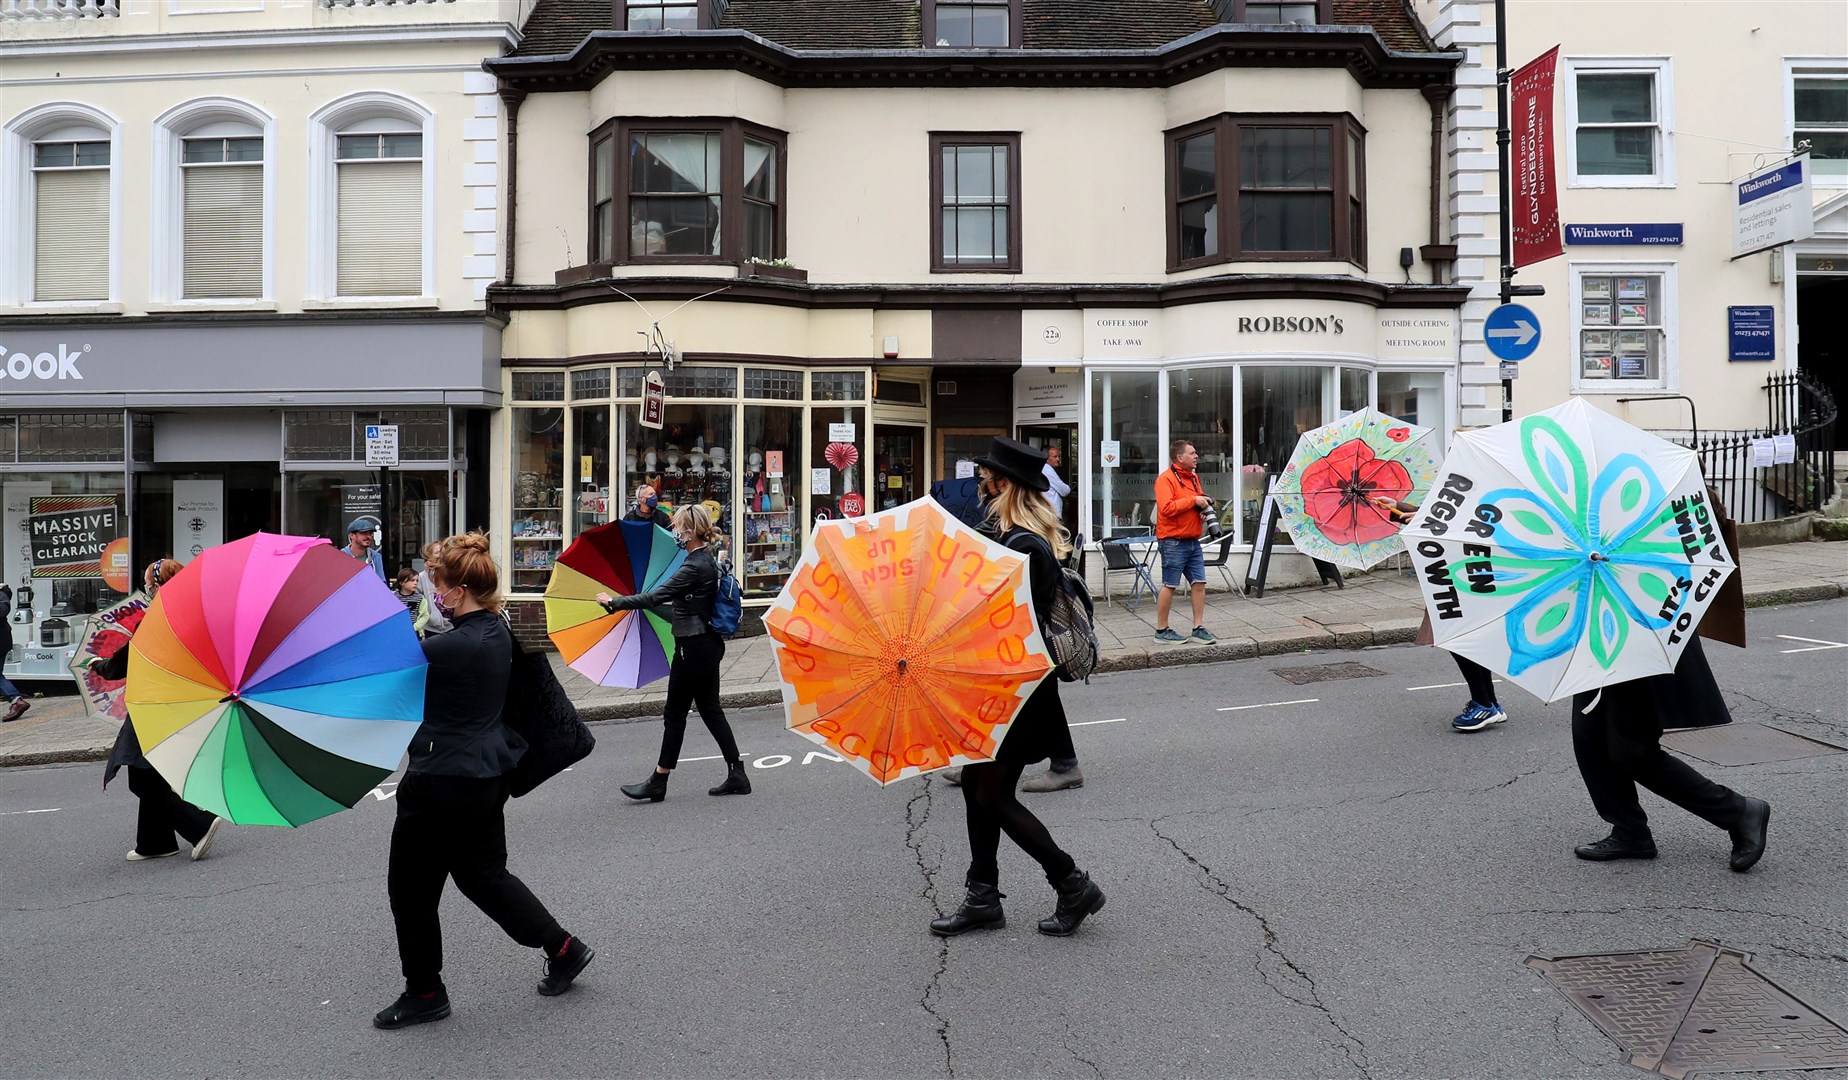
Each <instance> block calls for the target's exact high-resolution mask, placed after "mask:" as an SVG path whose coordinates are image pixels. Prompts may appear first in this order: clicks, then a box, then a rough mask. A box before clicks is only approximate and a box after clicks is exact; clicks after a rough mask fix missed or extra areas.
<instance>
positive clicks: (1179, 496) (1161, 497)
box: [1155, 439, 1219, 645]
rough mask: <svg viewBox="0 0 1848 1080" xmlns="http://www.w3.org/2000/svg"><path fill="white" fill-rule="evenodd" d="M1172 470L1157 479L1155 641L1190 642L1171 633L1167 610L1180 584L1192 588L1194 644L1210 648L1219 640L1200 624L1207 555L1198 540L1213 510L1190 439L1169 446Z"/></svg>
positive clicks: (1204, 592) (1202, 613) (1197, 453)
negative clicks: (1158, 571) (1158, 557)
mask: <svg viewBox="0 0 1848 1080" xmlns="http://www.w3.org/2000/svg"><path fill="white" fill-rule="evenodd" d="M1168 458H1169V460H1170V461H1171V462H1173V464H1172V465H1170V466H1169V468H1168V470H1167V471H1166V472H1164V473H1162V474H1161V475H1160V476H1158V477H1156V478H1155V538H1156V540H1157V541H1159V542H1160V544H1161V592H1159V593H1157V594H1156V597H1155V640H1157V641H1167V642H1180V641H1186V640H1188V638H1186V637H1182V636H1181V635H1180V634H1178V633H1176V632H1175V631H1173V630H1170V629H1169V628H1168V609H1169V608H1171V607H1173V606H1174V590H1175V589H1178V588H1180V586H1181V579H1182V578H1186V579H1187V580H1188V581H1189V582H1191V583H1192V584H1193V621H1194V628H1193V633H1192V634H1191V635H1189V637H1191V638H1192V639H1193V640H1194V641H1198V642H1201V643H1202V644H1206V645H1211V644H1213V643H1215V642H1216V641H1218V640H1219V639H1217V638H1215V637H1214V636H1213V635H1212V633H1211V631H1209V630H1207V628H1206V627H1205V626H1204V625H1202V624H1203V623H1205V622H1206V552H1205V551H1204V550H1202V549H1201V547H1200V537H1201V536H1202V535H1203V534H1204V533H1205V532H1206V521H1205V519H1203V518H1202V517H1201V516H1200V511H1201V510H1203V509H1205V508H1206V507H1208V506H1211V505H1212V500H1211V499H1208V498H1207V497H1206V492H1205V491H1203V490H1202V489H1201V487H1200V474H1199V472H1198V471H1196V468H1195V467H1196V466H1197V465H1199V463H1200V452H1199V451H1198V450H1195V449H1194V445H1193V443H1190V442H1188V441H1187V440H1186V439H1176V440H1175V441H1174V442H1173V443H1172V444H1170V445H1169V447H1168Z"/></svg>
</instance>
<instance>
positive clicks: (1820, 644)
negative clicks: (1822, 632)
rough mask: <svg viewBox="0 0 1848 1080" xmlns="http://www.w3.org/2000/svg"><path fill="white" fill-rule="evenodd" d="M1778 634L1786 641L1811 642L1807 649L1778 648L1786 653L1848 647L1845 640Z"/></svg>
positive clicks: (1823, 650)
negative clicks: (1824, 639) (1826, 639)
mask: <svg viewBox="0 0 1848 1080" xmlns="http://www.w3.org/2000/svg"><path fill="white" fill-rule="evenodd" d="M1777 636H1778V637H1780V638H1782V639H1784V640H1785V641H1807V642H1809V643H1810V646H1811V647H1810V648H1807V649H1779V650H1778V651H1779V652H1782V653H1786V654H1788V653H1800V652H1826V651H1828V650H1830V649H1848V642H1843V641H1823V640H1822V639H1821V638H1813V637H1797V636H1795V635H1794V634H1779V635H1777Z"/></svg>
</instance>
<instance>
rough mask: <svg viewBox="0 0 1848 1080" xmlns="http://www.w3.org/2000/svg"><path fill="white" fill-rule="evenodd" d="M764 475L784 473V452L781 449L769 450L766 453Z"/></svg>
mask: <svg viewBox="0 0 1848 1080" xmlns="http://www.w3.org/2000/svg"><path fill="white" fill-rule="evenodd" d="M764 475H766V476H781V475H783V452H782V451H781V450H769V451H766V452H765V453H764Z"/></svg>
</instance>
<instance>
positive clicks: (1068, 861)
mask: <svg viewBox="0 0 1848 1080" xmlns="http://www.w3.org/2000/svg"><path fill="white" fill-rule="evenodd" d="M976 464H978V465H980V466H982V468H984V469H986V470H987V472H988V479H990V480H991V481H992V483H993V484H994V487H995V498H994V504H993V505H994V513H995V523H996V525H997V526H999V528H1000V535H1001V543H1002V544H1003V545H1005V546H1006V547H1008V548H1009V549H1011V550H1014V551H1018V552H1021V553H1022V554H1025V555H1026V556H1027V580H1028V584H1029V587H1030V588H1031V589H1032V593H1033V608H1034V610H1035V611H1036V612H1039V611H1046V610H1048V608H1049V606H1050V605H1051V603H1052V599H1053V596H1054V594H1055V593H1056V591H1057V590H1059V589H1062V588H1064V585H1063V584H1062V582H1061V575H1060V571H1059V560H1060V559H1062V558H1064V557H1065V555H1066V554H1067V553H1069V552H1070V551H1071V540H1070V539H1069V537H1068V536H1067V535H1066V532H1065V527H1064V526H1063V525H1061V524H1059V519H1058V518H1056V517H1054V516H1053V513H1052V507H1051V505H1050V504H1048V503H1047V502H1046V500H1045V498H1044V496H1042V495H1041V494H1040V492H1042V491H1044V490H1045V487H1046V477H1045V475H1044V469H1045V467H1046V455H1045V454H1043V453H1041V452H1040V451H1038V450H1035V449H1033V448H1032V447H1030V446H1028V445H1026V444H1025V443H1022V442H1016V441H1015V440H1013V439H1006V438H1000V439H996V440H995V441H994V445H993V447H992V449H991V450H990V451H989V455H988V456H987V457H981V458H977V459H976ZM1070 745H1071V736H1070V729H1069V726H1068V725H1067V723H1066V720H1065V706H1064V705H1063V704H1062V703H1061V702H1060V700H1059V680H1058V679H1057V677H1055V676H1052V675H1048V676H1047V677H1046V678H1045V679H1043V680H1041V681H1040V684H1039V686H1038V687H1036V688H1035V689H1034V691H1033V693H1032V695H1031V696H1029V697H1028V698H1027V700H1026V703H1025V704H1023V705H1022V706H1021V707H1020V712H1019V713H1018V714H1017V715H1016V716H1015V717H1014V722H1013V724H1012V725H1011V726H1010V727H1009V728H1008V731H1007V735H1006V737H1005V738H1003V739H1002V740H1001V746H1000V749H999V750H997V751H996V753H995V759H994V760H993V761H984V762H979V763H977V764H974V765H966V766H964V767H963V770H962V792H963V806H964V817H965V821H966V824H967V827H968V830H969V871H968V875H967V878H966V880H965V885H966V886H967V889H968V894H967V896H966V897H965V898H964V899H963V902H962V904H961V905H960V906H959V907H957V909H956V910H955V911H954V912H952V913H950V914H949V915H945V916H942V917H940V918H936V919H932V920H931V923H930V932H931V933H933V934H936V935H938V936H939V937H953V936H955V935H957V934H961V933H964V932H966V931H969V930H978V929H986V928H991V927H1001V926H1006V925H1007V916H1006V914H1005V913H1004V912H1003V911H1002V909H1001V901H1002V899H1003V897H1004V896H1005V894H1004V893H1002V892H1001V886H1000V882H1001V869H1000V862H999V854H1000V848H1001V834H1002V833H1006V834H1007V837H1008V839H1010V840H1012V841H1013V842H1014V843H1015V844H1017V845H1019V846H1020V849H1021V850H1022V851H1025V852H1026V853H1027V854H1028V855H1031V856H1032V857H1033V859H1034V861H1035V862H1037V863H1039V864H1040V868H1041V869H1042V870H1044V871H1045V874H1046V880H1047V881H1048V882H1050V883H1051V884H1052V887H1053V891H1054V892H1055V893H1057V895H1058V902H1057V904H1056V905H1055V906H1054V908H1053V912H1052V914H1051V915H1049V916H1047V917H1046V918H1044V919H1041V920H1040V923H1039V931H1040V933H1042V934H1050V935H1053V936H1055V937H1064V936H1066V935H1068V934H1070V933H1072V932H1073V931H1075V930H1077V929H1078V925H1079V924H1080V923H1082V922H1084V920H1085V918H1086V917H1087V916H1090V915H1094V914H1096V913H1097V911H1098V910H1099V909H1100V908H1102V907H1103V906H1104V891H1103V890H1102V889H1100V888H1098V886H1097V883H1096V882H1094V881H1092V880H1091V876H1090V875H1089V874H1087V873H1085V872H1084V871H1083V870H1080V869H1078V865H1077V863H1076V862H1075V861H1074V860H1073V859H1072V857H1071V856H1070V855H1068V854H1066V853H1065V852H1064V851H1063V850H1061V849H1060V848H1059V845H1058V844H1056V843H1055V842H1053V839H1052V834H1051V833H1050V832H1048V831H1047V830H1046V826H1045V825H1044V824H1043V823H1042V822H1041V821H1040V820H1039V818H1037V817H1035V816H1033V813H1032V812H1031V811H1029V810H1028V809H1027V808H1026V807H1025V806H1022V805H1021V803H1020V799H1019V798H1018V797H1016V795H1015V789H1016V787H1017V786H1018V785H1019V783H1020V775H1021V773H1023V772H1024V771H1026V768H1027V766H1028V765H1031V764H1033V763H1035V762H1038V761H1042V760H1044V759H1045V758H1046V757H1048V756H1049V754H1050V753H1054V752H1057V751H1056V750H1055V749H1054V748H1055V747H1069V746H1070Z"/></svg>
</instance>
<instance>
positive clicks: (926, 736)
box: [764, 499, 1052, 784]
mask: <svg viewBox="0 0 1848 1080" xmlns="http://www.w3.org/2000/svg"><path fill="white" fill-rule="evenodd" d="M1026 568H1027V559H1026V556H1024V555H1022V554H1019V553H1018V552H1014V551H1010V550H1008V549H1007V548H1005V547H1002V546H1001V545H1000V544H997V543H995V542H994V541H992V540H989V539H988V538H987V537H984V536H983V535H981V534H980V533H978V532H976V531H975V530H974V529H971V528H969V527H968V526H967V525H964V524H963V523H962V522H960V521H958V520H957V519H956V518H955V517H953V516H952V515H950V514H949V513H948V512H946V511H945V510H944V509H943V508H942V507H941V506H939V505H938V504H937V503H935V502H933V501H932V500H930V499H918V500H916V501H914V502H909V503H906V504H905V505H903V506H899V507H895V508H893V509H890V510H881V511H879V512H877V513H875V514H871V515H869V516H867V517H861V518H852V519H846V520H840V521H828V522H822V523H821V524H819V525H817V526H816V527H815V536H814V539H813V540H812V541H811V543H810V544H809V548H808V550H807V551H805V552H803V554H802V559H801V561H799V562H798V563H797V564H796V569H795V571H794V573H792V574H791V575H790V577H789V580H788V582H787V583H785V584H784V586H783V591H782V592H781V593H779V594H777V598H776V601H775V603H773V604H771V606H770V610H769V613H768V614H767V615H766V616H765V618H764V624H765V627H766V628H767V629H768V630H769V633H770V641H771V647H772V648H774V649H775V651H776V659H777V669H778V672H779V674H780V677H781V680H782V684H783V709H784V712H785V714H786V715H787V718H788V726H789V728H790V729H791V730H793V731H795V732H798V733H799V734H801V735H802V736H803V737H804V738H807V739H810V740H812V741H814V742H817V743H820V744H822V745H823V746H826V747H829V748H830V749H832V750H834V751H835V752H836V753H838V754H840V755H842V756H843V757H845V758H846V759H847V760H848V761H850V762H852V763H853V765H854V767H855V768H858V769H859V770H860V771H861V772H864V773H865V774H866V775H868V776H870V777H872V778H873V779H874V780H876V781H878V782H879V783H880V784H889V783H891V782H892V781H894V780H900V779H903V778H905V777H907V776H916V775H918V774H920V773H925V772H930V771H931V770H933V769H941V768H944V767H946V766H950V765H962V764H969V763H972V762H978V761H990V760H993V758H994V756H995V752H996V751H997V750H998V749H999V748H1000V745H1001V741H1002V740H1003V739H1004V738H1006V737H1007V731H1008V727H1009V725H1011V724H1012V723H1013V722H1014V717H1015V715H1016V714H1017V713H1018V712H1019V711H1020V706H1021V705H1022V704H1023V703H1024V702H1025V701H1026V699H1027V697H1028V696H1029V695H1031V694H1032V693H1033V690H1034V688H1035V687H1037V686H1038V685H1039V682H1040V680H1041V679H1043V678H1045V677H1046V675H1047V673H1048V672H1050V671H1051V670H1052V658H1051V656H1050V655H1049V654H1048V653H1047V651H1046V645H1045V643H1044V642H1043V641H1042V640H1041V639H1040V633H1039V620H1038V619H1037V618H1036V617H1035V616H1034V613H1033V605H1032V595H1031V591H1030V589H1029V587H1028V585H1027V574H1026Z"/></svg>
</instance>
